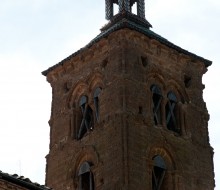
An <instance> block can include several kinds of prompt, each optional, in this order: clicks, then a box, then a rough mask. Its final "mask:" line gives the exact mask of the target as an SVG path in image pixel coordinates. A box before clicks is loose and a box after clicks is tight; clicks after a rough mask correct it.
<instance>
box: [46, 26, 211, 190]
mask: <svg viewBox="0 0 220 190" xmlns="http://www.w3.org/2000/svg"><path fill="white" fill-rule="evenodd" d="M206 70H207V69H206V67H205V65H204V64H203V63H201V62H200V61H198V60H195V59H192V58H191V57H189V56H186V55H184V54H180V53H178V52H177V51H175V50H172V49H170V48H167V47H166V46H164V45H162V44H160V43H159V42H157V41H156V40H153V39H150V38H148V37H147V36H144V35H142V34H140V33H138V32H136V31H132V30H129V29H123V30H119V31H116V32H114V33H112V34H110V35H109V36H108V37H107V38H103V39H102V40H100V41H99V42H97V43H95V44H94V45H93V46H91V47H90V48H87V49H84V50H83V51H82V52H81V53H79V54H78V55H76V56H74V57H72V58H71V59H69V60H66V61H65V63H64V64H62V66H61V65H60V66H59V67H57V68H55V69H54V70H53V71H51V72H50V73H49V74H48V75H47V80H48V82H50V84H51V86H52V92H53V99H52V110H51V118H50V121H49V124H50V127H51V136H50V152H49V154H48V156H47V174H46V185H47V186H50V187H53V188H54V189H55V190H68V189H77V188H78V187H79V182H78V181H79V179H78V176H77V172H78V169H79V166H80V164H81V163H82V162H83V161H91V162H92V163H93V166H92V168H91V169H92V172H93V174H94V180H95V187H96V189H97V190H99V189H100V190H101V189H105V190H112V189H114V190H117V189H118V190H119V189H123V190H129V189H141V190H142V189H143V190H144V189H146V190H148V189H149V190H150V189H152V188H151V186H152V167H153V162H152V158H153V157H154V156H155V155H161V156H162V157H163V158H164V160H165V162H166V164H167V166H168V169H167V174H166V178H165V182H164V183H165V184H164V189H169V190H171V189H173V190H191V189H194V190H196V189H198V190H207V189H213V188H214V174H213V157H212V156H213V150H212V148H211V147H210V144H209V139H208V119H209V115H208V112H207V109H206V105H205V102H204V100H203V97H202V93H203V89H204V85H203V84H202V76H203V74H204V73H205V72H206ZM153 84H156V85H158V86H160V88H161V91H162V94H163V100H162V109H163V110H162V118H163V122H162V124H160V125H155V124H154V119H153V118H154V116H153V105H152V92H151V90H150V87H151V85H153ZM97 87H101V89H102V92H101V95H100V102H99V103H100V120H99V121H98V122H95V124H94V129H93V131H91V132H90V133H87V134H86V135H85V136H84V137H83V138H82V139H80V140H77V139H76V133H77V128H78V125H80V116H79V113H80V110H79V99H80V97H82V95H87V96H88V99H89V105H90V107H91V108H92V110H94V102H93V93H94V90H95V89H96V88H97ZM169 91H173V92H174V93H175V94H176V96H177V99H178V110H179V111H178V118H177V120H178V125H179V126H180V128H181V131H180V133H175V132H173V131H170V130H168V129H167V128H166V121H165V116H164V114H165V105H166V102H167V93H168V92H169Z"/></svg>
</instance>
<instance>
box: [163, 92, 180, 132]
mask: <svg viewBox="0 0 220 190" xmlns="http://www.w3.org/2000/svg"><path fill="white" fill-rule="evenodd" d="M167 98H168V102H167V104H166V108H165V109H166V125H167V129H169V130H171V131H174V132H180V129H179V128H178V126H177V117H176V116H177V98H176V96H175V94H174V93H173V92H169V93H168V96H167Z"/></svg>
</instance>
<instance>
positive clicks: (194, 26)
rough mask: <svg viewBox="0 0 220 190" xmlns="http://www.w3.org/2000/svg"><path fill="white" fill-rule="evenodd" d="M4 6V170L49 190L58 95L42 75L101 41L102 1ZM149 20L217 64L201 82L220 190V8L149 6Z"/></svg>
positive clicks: (175, 3) (27, 0) (183, 3)
mask: <svg viewBox="0 0 220 190" xmlns="http://www.w3.org/2000/svg"><path fill="white" fill-rule="evenodd" d="M0 3H1V6H0V66H1V69H0V85H1V86H0V94H1V96H0V97H1V98H0V127H1V133H0V151H1V156H0V170H2V171H4V172H7V173H10V174H14V173H17V174H19V175H24V176H26V177H28V178H30V179H31V180H32V181H34V182H38V183H41V184H44V177H45V156H46V155H47V153H48V147H49V126H48V120H49V118H50V104H51V95H52V94H51V87H50V85H49V83H47V82H46V78H45V77H44V76H42V75H41V71H43V70H45V69H47V68H48V67H50V66H52V65H54V64H56V63H58V62H59V61H61V60H62V59H64V58H66V57H67V56H69V55H70V54H72V53H74V52H75V51H77V50H78V49H80V48H81V47H83V46H85V45H86V44H87V43H89V41H91V40H92V39H93V38H94V37H95V36H96V35H98V34H99V29H100V28H101V27H102V26H103V25H104V24H105V23H107V21H106V20H105V13H104V11H105V5H104V0H96V1H92V0H80V1H77V0H62V1H61V0H0ZM146 18H147V20H148V21H149V22H150V23H151V24H152V25H153V29H152V30H153V31H154V32H156V33H158V34H160V35H162V36H163V37H165V38H167V39H168V40H169V41H171V42H173V43H175V44H176V45H179V46H181V47H182V48H184V49H186V50H188V51H190V52H193V53H196V54H197V55H199V56H202V57H204V58H206V59H210V60H212V61H213V65H212V66H211V67H209V70H208V72H207V73H206V74H205V75H204V78H203V83H204V84H205V86H206V88H205V90H204V99H205V101H206V102H207V107H208V110H209V113H210V121H209V134H210V142H211V145H212V146H213V148H214V151H215V173H216V185H217V186H220V163H219V162H217V160H220V136H219V134H220V109H219V106H220V103H219V97H220V84H219V72H220V53H219V51H220V47H219V44H220V40H219V35H220V1H219V0H193V1H192V0H166V1H165V0H146ZM219 188H220V187H218V189H219Z"/></svg>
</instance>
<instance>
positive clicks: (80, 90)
mask: <svg viewBox="0 0 220 190" xmlns="http://www.w3.org/2000/svg"><path fill="white" fill-rule="evenodd" d="M85 94H88V84H87V83H85V82H83V81H79V82H78V83H76V84H75V85H74V87H73V90H72V92H71V94H70V95H69V98H68V100H67V101H68V102H67V104H68V107H69V108H72V107H73V106H78V104H77V103H78V101H79V98H80V97H81V96H82V95H85Z"/></svg>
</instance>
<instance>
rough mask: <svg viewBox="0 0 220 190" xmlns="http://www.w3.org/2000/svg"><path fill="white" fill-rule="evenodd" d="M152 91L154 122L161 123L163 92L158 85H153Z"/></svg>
mask: <svg viewBox="0 0 220 190" xmlns="http://www.w3.org/2000/svg"><path fill="white" fill-rule="evenodd" d="M151 92H152V93H153V97H152V99H153V114H154V123H155V125H158V124H161V123H162V119H161V102H162V98H163V97H162V93H161V90H160V88H159V87H158V86H157V85H152V86H151Z"/></svg>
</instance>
